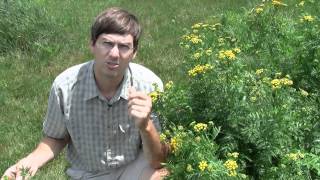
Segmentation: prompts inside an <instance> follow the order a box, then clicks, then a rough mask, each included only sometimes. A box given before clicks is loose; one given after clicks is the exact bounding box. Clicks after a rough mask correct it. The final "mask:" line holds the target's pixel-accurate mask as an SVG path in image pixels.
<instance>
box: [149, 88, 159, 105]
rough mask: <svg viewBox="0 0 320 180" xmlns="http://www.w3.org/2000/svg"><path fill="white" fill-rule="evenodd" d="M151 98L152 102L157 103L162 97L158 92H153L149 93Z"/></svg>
mask: <svg viewBox="0 0 320 180" xmlns="http://www.w3.org/2000/svg"><path fill="white" fill-rule="evenodd" d="M149 96H150V97H151V99H152V102H153V103H154V102H156V101H157V100H158V98H159V96H160V93H159V92H158V91H153V92H151V93H149Z"/></svg>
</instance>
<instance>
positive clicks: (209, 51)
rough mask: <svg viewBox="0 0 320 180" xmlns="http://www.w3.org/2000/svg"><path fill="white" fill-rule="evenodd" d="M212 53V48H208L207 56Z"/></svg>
mask: <svg viewBox="0 0 320 180" xmlns="http://www.w3.org/2000/svg"><path fill="white" fill-rule="evenodd" d="M211 54H212V49H211V48H209V49H207V50H206V55H207V56H211Z"/></svg>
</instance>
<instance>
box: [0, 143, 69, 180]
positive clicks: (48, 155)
mask: <svg viewBox="0 0 320 180" xmlns="http://www.w3.org/2000/svg"><path fill="white" fill-rule="evenodd" d="M67 143H68V140H66V139H65V140H60V139H54V138H51V137H44V138H43V139H42V140H41V141H40V143H39V145H38V146H37V147H36V149H35V150H34V151H33V152H32V153H30V154H29V155H28V156H26V157H24V158H23V159H21V160H20V161H18V162H17V163H16V164H14V165H13V166H11V167H10V168H8V169H7V170H6V172H5V173H4V175H3V177H2V178H4V176H7V177H9V179H19V178H21V169H28V170H29V174H30V175H31V176H33V175H34V174H35V173H36V172H37V170H38V169H39V168H40V167H42V166H43V165H45V164H46V163H47V162H48V161H50V160H51V159H53V158H54V157H56V156H57V155H58V154H59V153H60V152H61V151H62V149H63V148H64V147H65V146H66V144H67ZM2 178H1V179H2Z"/></svg>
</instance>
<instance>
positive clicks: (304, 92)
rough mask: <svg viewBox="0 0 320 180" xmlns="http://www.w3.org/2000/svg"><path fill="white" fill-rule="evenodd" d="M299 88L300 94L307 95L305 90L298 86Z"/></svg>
mask: <svg viewBox="0 0 320 180" xmlns="http://www.w3.org/2000/svg"><path fill="white" fill-rule="evenodd" d="M299 89H300V93H301V95H302V96H304V97H307V96H309V93H308V92H307V91H305V90H303V89H301V88H299Z"/></svg>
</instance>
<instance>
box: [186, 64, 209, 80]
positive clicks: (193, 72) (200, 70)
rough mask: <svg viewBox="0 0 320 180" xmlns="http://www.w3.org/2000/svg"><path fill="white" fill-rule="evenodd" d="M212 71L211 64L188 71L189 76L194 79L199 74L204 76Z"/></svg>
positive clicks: (197, 66)
mask: <svg viewBox="0 0 320 180" xmlns="http://www.w3.org/2000/svg"><path fill="white" fill-rule="evenodd" d="M211 69H213V66H211V65H210V64H205V65H196V66H195V67H194V68H193V69H191V70H189V71H188V74H189V76H191V77H194V76H196V75H198V74H203V73H205V72H207V71H208V70H211Z"/></svg>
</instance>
